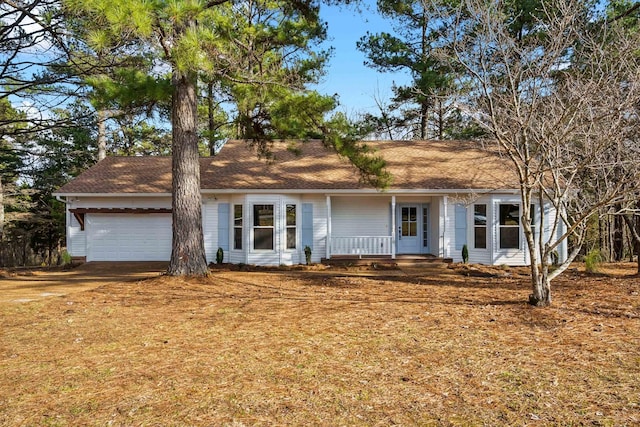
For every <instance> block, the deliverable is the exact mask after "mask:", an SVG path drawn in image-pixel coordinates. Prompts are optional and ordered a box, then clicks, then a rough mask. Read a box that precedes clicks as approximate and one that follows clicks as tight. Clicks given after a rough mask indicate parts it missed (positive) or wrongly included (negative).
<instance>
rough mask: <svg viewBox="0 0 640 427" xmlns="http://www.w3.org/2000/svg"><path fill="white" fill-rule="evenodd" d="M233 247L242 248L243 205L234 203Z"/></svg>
mask: <svg viewBox="0 0 640 427" xmlns="http://www.w3.org/2000/svg"><path fill="white" fill-rule="evenodd" d="M233 249H242V205H233Z"/></svg>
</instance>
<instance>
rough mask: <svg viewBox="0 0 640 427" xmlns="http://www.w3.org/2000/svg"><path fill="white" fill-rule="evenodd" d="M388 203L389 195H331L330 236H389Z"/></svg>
mask: <svg viewBox="0 0 640 427" xmlns="http://www.w3.org/2000/svg"><path fill="white" fill-rule="evenodd" d="M390 203H391V196H383V197H375V196H349V197H345V196H332V197H331V220H332V221H331V234H332V236H333V237H349V236H390V235H391V230H389V227H390V225H391V219H390V218H391V208H390V206H391V205H390ZM396 203H397V202H396Z"/></svg>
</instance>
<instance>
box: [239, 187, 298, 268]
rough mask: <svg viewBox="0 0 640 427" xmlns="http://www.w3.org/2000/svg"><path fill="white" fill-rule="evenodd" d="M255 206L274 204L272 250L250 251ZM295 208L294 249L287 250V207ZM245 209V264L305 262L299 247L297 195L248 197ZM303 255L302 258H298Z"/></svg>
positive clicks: (251, 249) (252, 249) (251, 247)
mask: <svg viewBox="0 0 640 427" xmlns="http://www.w3.org/2000/svg"><path fill="white" fill-rule="evenodd" d="M256 204H268V205H274V244H273V245H274V248H273V250H257V249H254V248H253V206H254V205H256ZM287 204H295V205H296V248H295V249H287V248H286V205H287ZM244 209H245V210H246V212H245V213H244V217H245V218H246V221H245V223H244V224H243V225H244V235H245V241H247V238H248V242H247V245H245V252H246V253H247V263H248V264H255V265H282V264H284V265H292V264H299V263H301V262H303V261H304V253H303V248H301V247H300V246H301V230H302V228H301V224H302V222H301V220H302V203H301V201H300V197H299V196H297V195H290V196H288V195H248V196H247V198H246V203H245V207H244ZM301 254H302V256H301Z"/></svg>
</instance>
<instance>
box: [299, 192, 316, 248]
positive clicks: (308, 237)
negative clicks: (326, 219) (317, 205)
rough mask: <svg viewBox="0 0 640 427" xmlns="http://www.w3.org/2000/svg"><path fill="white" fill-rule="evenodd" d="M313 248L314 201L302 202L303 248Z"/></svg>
mask: <svg viewBox="0 0 640 427" xmlns="http://www.w3.org/2000/svg"><path fill="white" fill-rule="evenodd" d="M305 246H309V248H311V250H313V203H303V204H302V249H304V247H305Z"/></svg>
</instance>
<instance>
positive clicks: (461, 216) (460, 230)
mask: <svg viewBox="0 0 640 427" xmlns="http://www.w3.org/2000/svg"><path fill="white" fill-rule="evenodd" d="M455 214H456V226H455V230H456V249H457V250H460V249H462V246H464V245H465V244H466V243H467V208H466V207H465V206H464V205H460V204H457V205H456V209H455Z"/></svg>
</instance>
